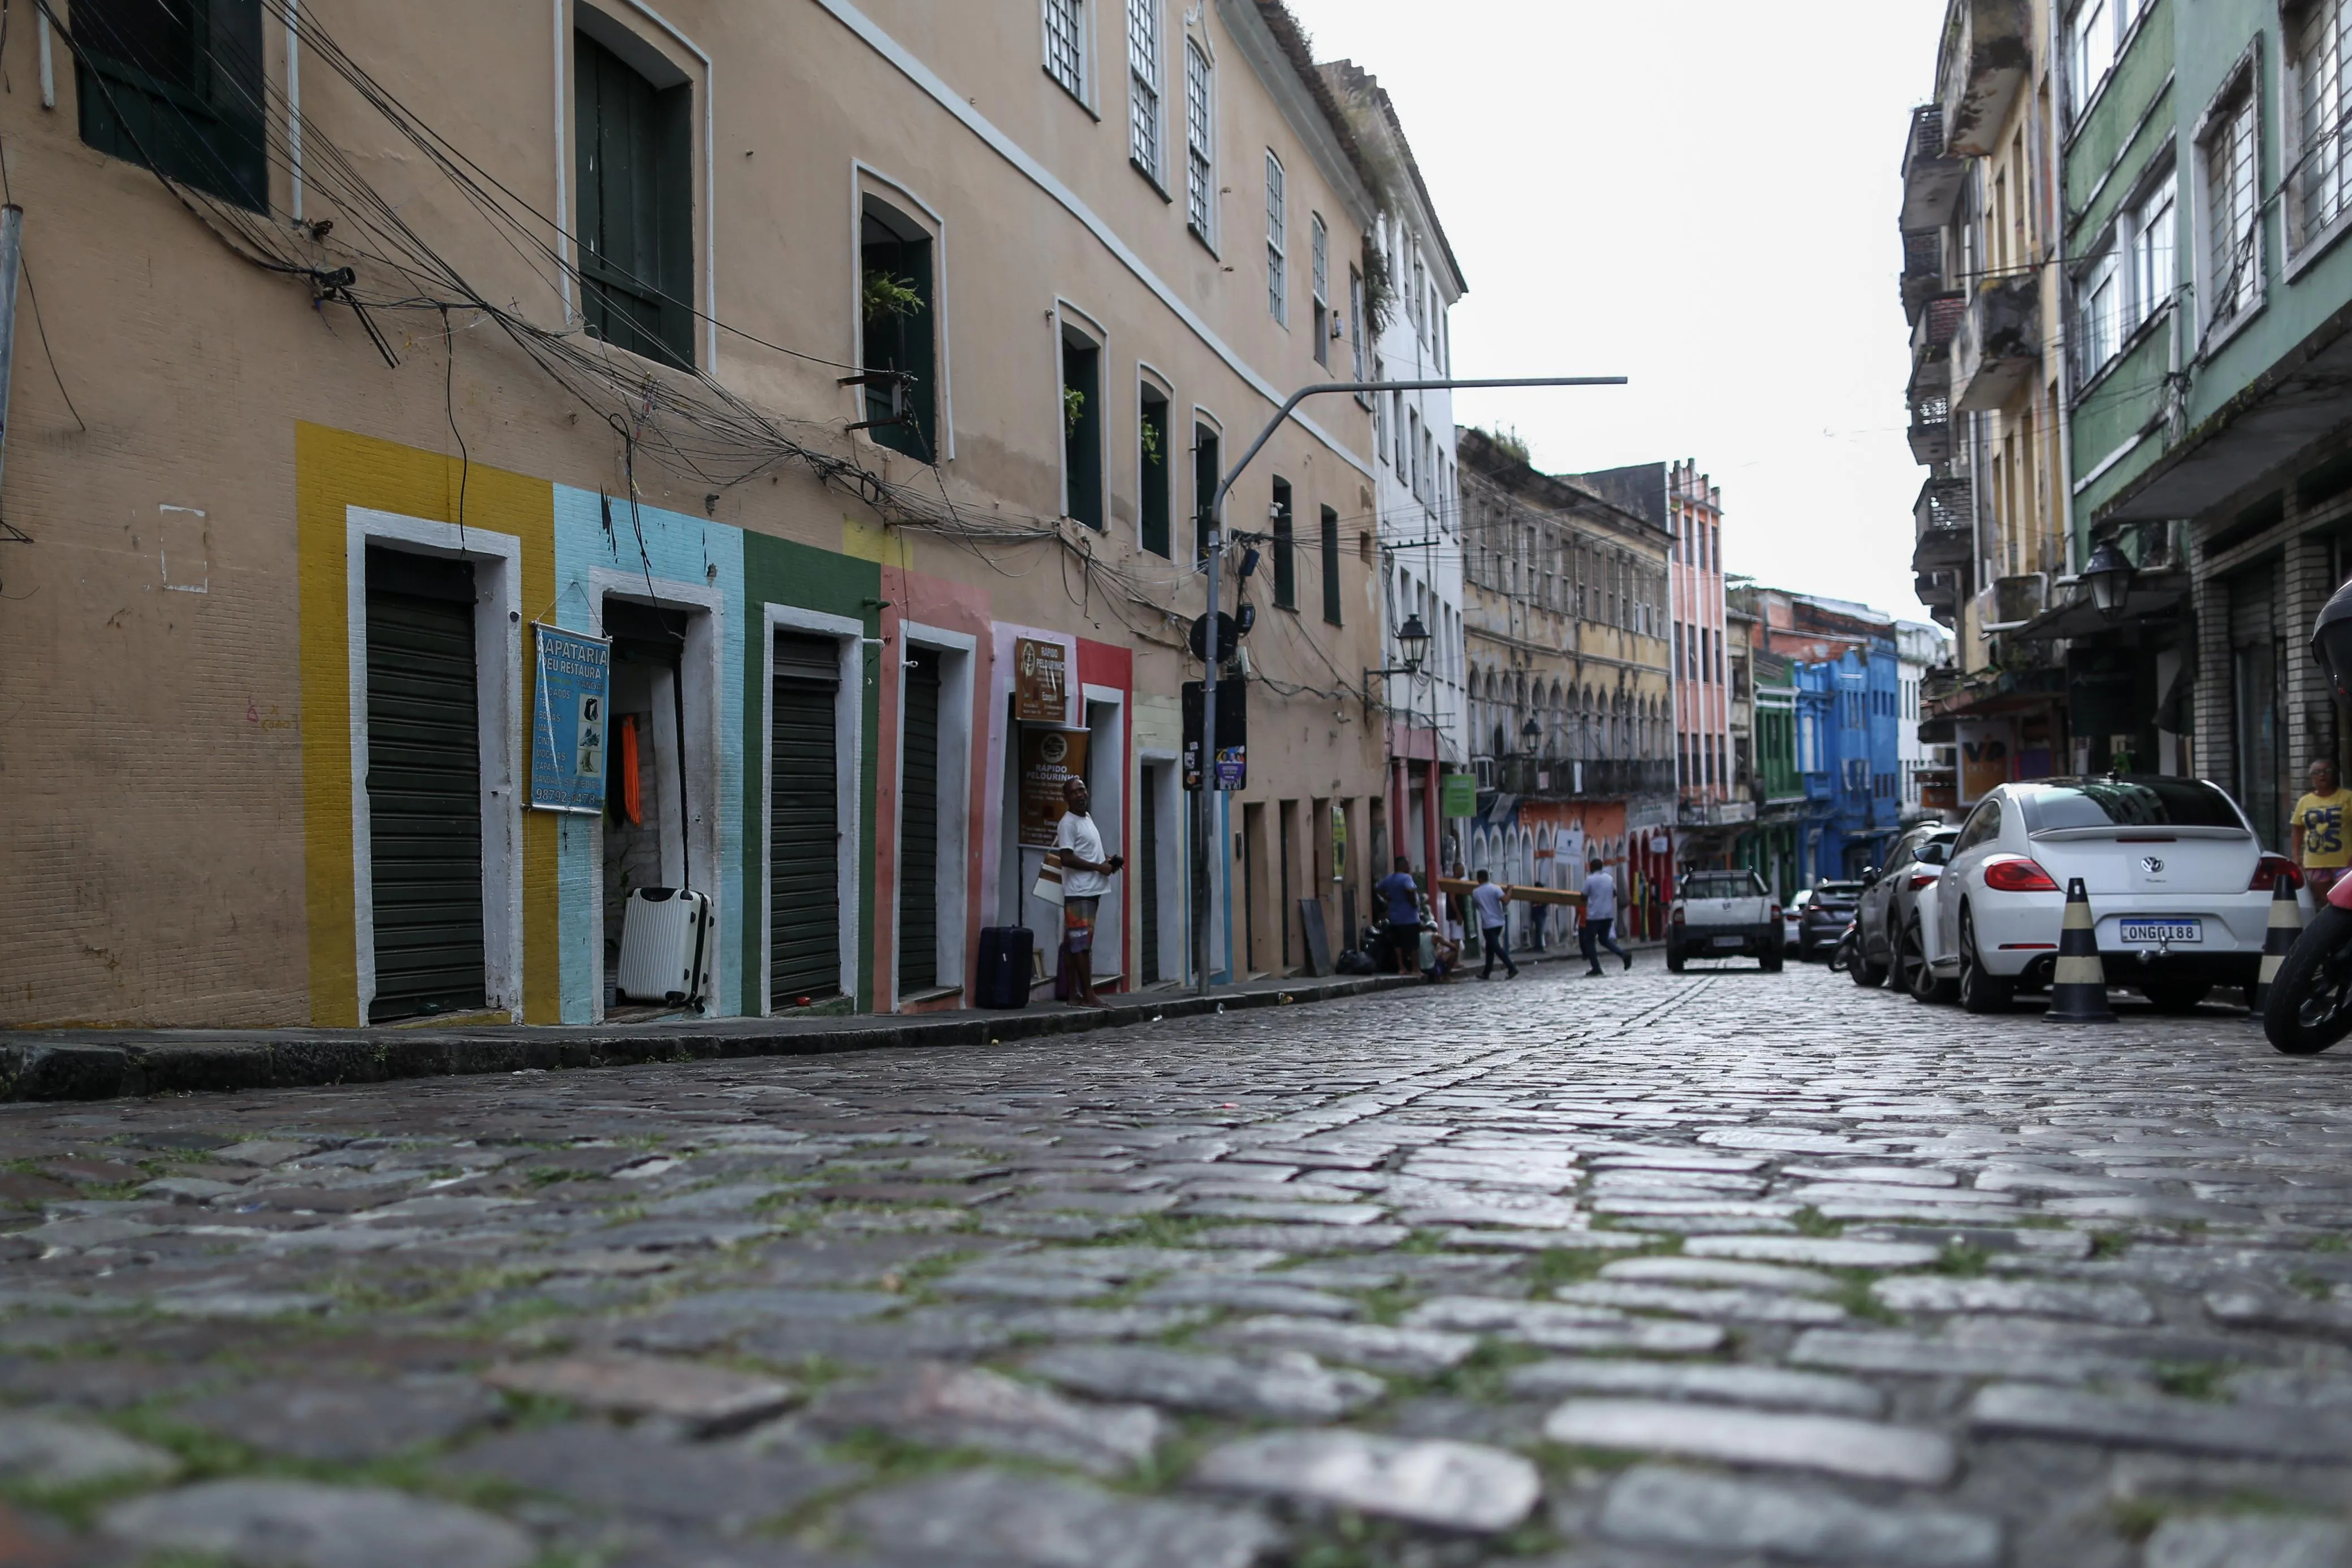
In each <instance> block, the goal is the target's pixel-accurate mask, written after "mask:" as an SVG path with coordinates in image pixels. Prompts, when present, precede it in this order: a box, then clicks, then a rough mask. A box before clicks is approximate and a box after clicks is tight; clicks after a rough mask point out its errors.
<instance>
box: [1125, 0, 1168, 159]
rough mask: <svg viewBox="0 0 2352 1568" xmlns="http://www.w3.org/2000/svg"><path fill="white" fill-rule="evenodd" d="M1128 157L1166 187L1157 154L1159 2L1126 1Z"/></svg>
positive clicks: (1158, 138) (1158, 146)
mask: <svg viewBox="0 0 2352 1568" xmlns="http://www.w3.org/2000/svg"><path fill="white" fill-rule="evenodd" d="M1127 155H1128V156H1129V158H1131V159H1133V160H1134V161H1135V166H1136V167H1137V168H1139V169H1140V170H1142V171H1143V172H1145V173H1146V174H1149V175H1150V177H1151V182H1152V183H1154V184H1164V183H1166V176H1165V174H1164V173H1163V172H1162V171H1161V169H1160V0H1127Z"/></svg>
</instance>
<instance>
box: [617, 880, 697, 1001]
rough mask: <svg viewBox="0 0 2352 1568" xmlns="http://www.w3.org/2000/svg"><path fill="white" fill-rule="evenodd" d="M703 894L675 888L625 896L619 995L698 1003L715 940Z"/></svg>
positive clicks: (638, 890) (642, 889) (644, 890)
mask: <svg viewBox="0 0 2352 1568" xmlns="http://www.w3.org/2000/svg"><path fill="white" fill-rule="evenodd" d="M718 935H719V933H718V927H717V916H716V914H715V912H714V910H713V909H712V906H711V903H710V898H709V894H700V893H692V892H688V891H686V890H684V889H680V888H675V887H640V888H635V889H632V890H631V892H630V894H629V903H628V908H627V910H626V911H625V914H624V915H623V916H622V920H621V984H620V992H621V995H622V996H624V997H625V998H628V999H629V1000H631V1001H638V1002H667V1003H669V1004H671V1005H672V1006H675V1007H699V1006H701V1005H702V1004H703V1003H704V1002H705V1001H707V1000H708V999H709V996H710V960H711V948H712V947H713V946H714V945H715V944H716V942H717V939H718Z"/></svg>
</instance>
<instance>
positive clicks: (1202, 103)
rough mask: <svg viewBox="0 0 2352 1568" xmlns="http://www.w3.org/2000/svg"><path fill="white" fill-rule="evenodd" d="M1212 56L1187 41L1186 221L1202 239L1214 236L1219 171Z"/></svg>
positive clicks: (1185, 66)
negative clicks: (1212, 135)
mask: <svg viewBox="0 0 2352 1568" xmlns="http://www.w3.org/2000/svg"><path fill="white" fill-rule="evenodd" d="M1210 146H1211V143H1210V141H1209V57H1208V56H1207V55H1206V54H1205V53H1203V52H1202V48H1201V46H1200V45H1198V44H1196V43H1194V42H1193V41H1192V39H1190V38H1187V39H1185V40H1184V162H1185V174H1184V221H1185V223H1186V225H1188V226H1190V227H1191V229H1192V232H1193V233H1194V234H1196V235H1200V236H1201V237H1202V239H1204V240H1206V239H1210V238H1212V237H1213V235H1212V233H1211V230H1210V226H1209V214H1210V211H1211V202H1210V198H1211V196H1212V195H1213V193H1214V181H1215V171H1214V169H1213V167H1212V165H1211V163H1210Z"/></svg>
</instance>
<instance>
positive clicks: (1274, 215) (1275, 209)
mask: <svg viewBox="0 0 2352 1568" xmlns="http://www.w3.org/2000/svg"><path fill="white" fill-rule="evenodd" d="M1285 207H1286V199H1285V197H1284V194H1283V174H1282V160H1281V159H1279V158H1277V157H1276V156H1275V155H1274V149H1272V148H1271V147H1269V148H1267V149H1266V152H1265V306H1266V309H1267V310H1269V311H1270V312H1272V313H1273V316H1274V319H1276V320H1277V321H1279V322H1281V323H1282V324H1283V325H1284V326H1286V327H1287V326H1289V325H1290V225H1289V220H1288V219H1287V218H1286V216H1285V215H1284V210H1285Z"/></svg>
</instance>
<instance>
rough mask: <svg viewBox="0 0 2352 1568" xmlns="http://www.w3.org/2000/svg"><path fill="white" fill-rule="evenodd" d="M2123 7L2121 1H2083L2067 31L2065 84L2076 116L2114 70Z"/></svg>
mask: <svg viewBox="0 0 2352 1568" xmlns="http://www.w3.org/2000/svg"><path fill="white" fill-rule="evenodd" d="M2123 8H2124V0H2083V4H2082V5H2081V6H2080V7H2079V8H2077V9H2076V11H2075V12H2074V21H2073V23H2072V24H2071V25H2070V26H2068V27H2067V29H2066V42H2067V54H2068V59H2067V66H2068V70H2067V76H2066V85H2067V88H2068V90H2069V91H2070V92H2072V94H2073V95H2074V113H2075V114H2076V115H2077V116H2080V115H2081V114H2082V112H2083V110H2084V109H2085V108H2086V107H2088V105H2089V104H2090V101H2091V99H2092V98H2093V97H2095V95H2096V94H2097V92H2098V90H2099V88H2100V86H2101V85H2102V84H2103V83H2105V81H2106V79H2107V73H2108V72H2109V71H2111V70H2113V69H2115V68H2116V13H2117V12H2119V11H2121V10H2122V9H2123Z"/></svg>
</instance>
